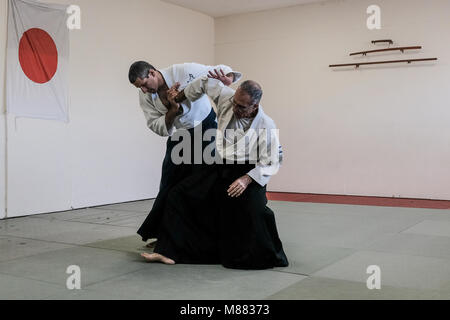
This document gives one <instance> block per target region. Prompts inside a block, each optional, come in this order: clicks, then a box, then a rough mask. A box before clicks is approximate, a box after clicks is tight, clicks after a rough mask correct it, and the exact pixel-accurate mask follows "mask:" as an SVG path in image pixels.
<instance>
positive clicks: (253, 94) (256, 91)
mask: <svg viewBox="0 0 450 320" xmlns="http://www.w3.org/2000/svg"><path fill="white" fill-rule="evenodd" d="M239 88H241V90H242V91H244V92H245V93H246V94H248V95H249V96H250V98H251V99H252V103H253V104H258V103H259V102H260V101H261V98H262V95H263V91H262V88H261V86H260V85H259V84H258V83H257V82H255V81H253V80H247V81H244V82H243V83H242V84H241V85H240V86H239Z"/></svg>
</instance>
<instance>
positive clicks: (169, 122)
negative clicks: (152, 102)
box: [166, 109, 177, 131]
mask: <svg viewBox="0 0 450 320" xmlns="http://www.w3.org/2000/svg"><path fill="white" fill-rule="evenodd" d="M176 117H177V112H174V111H172V110H171V109H169V111H167V113H166V128H167V131H170V128H172V126H173V123H174V121H175V118H176Z"/></svg>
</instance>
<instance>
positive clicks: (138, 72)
mask: <svg viewBox="0 0 450 320" xmlns="http://www.w3.org/2000/svg"><path fill="white" fill-rule="evenodd" d="M150 70H156V69H155V67H153V66H152V65H151V64H150V63H148V62H145V61H136V62H135V63H133V64H132V65H131V67H130V71H129V72H128V79H129V80H130V82H131V83H133V84H134V83H135V82H136V80H137V79H138V78H140V79H145V78H147V77H148V74H149V73H150Z"/></svg>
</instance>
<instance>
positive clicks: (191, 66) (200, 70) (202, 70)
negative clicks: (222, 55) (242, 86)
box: [184, 63, 242, 83]
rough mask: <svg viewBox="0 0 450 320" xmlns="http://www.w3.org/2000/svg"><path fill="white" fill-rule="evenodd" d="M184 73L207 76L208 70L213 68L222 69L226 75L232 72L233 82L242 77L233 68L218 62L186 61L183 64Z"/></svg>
mask: <svg viewBox="0 0 450 320" xmlns="http://www.w3.org/2000/svg"><path fill="white" fill-rule="evenodd" d="M184 68H185V73H186V75H189V74H191V75H192V76H193V78H195V79H197V78H201V77H203V76H207V75H208V72H209V71H212V72H214V70H220V69H222V70H223V73H225V74H226V75H228V74H230V73H232V74H233V75H234V80H233V83H235V82H238V81H239V80H240V79H241V78H242V73H241V72H237V71H233V69H232V68H231V67H229V66H227V65H224V64H219V65H217V66H206V65H203V64H199V63H186V64H184Z"/></svg>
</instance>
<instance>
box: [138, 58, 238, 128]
mask: <svg viewBox="0 0 450 320" xmlns="http://www.w3.org/2000/svg"><path fill="white" fill-rule="evenodd" d="M214 69H217V70H219V69H222V70H223V72H224V73H225V74H229V73H234V82H237V81H239V80H240V79H241V77H242V74H241V73H239V72H234V71H233V70H232V69H231V68H230V67H229V66H226V65H218V66H205V65H202V64H198V63H184V64H176V65H173V66H171V67H169V68H166V69H163V70H159V71H160V72H161V74H162V76H163V77H164V80H165V81H166V83H167V86H168V87H169V88H170V87H172V86H173V85H174V84H175V83H177V82H179V83H180V84H181V86H180V89H184V88H185V87H186V86H187V85H188V84H189V83H191V82H192V81H194V80H195V79H197V78H199V77H202V76H205V75H208V71H213V70H214ZM139 104H140V106H141V108H142V111H144V115H145V118H146V120H147V126H148V127H149V128H150V130H152V131H153V132H155V133H156V134H158V135H160V136H163V137H167V136H171V135H172V134H173V132H174V129H175V128H176V129H192V128H194V127H195V126H197V125H198V124H200V123H201V122H202V121H203V120H205V119H206V117H207V116H208V115H209V113H210V112H211V103H210V101H209V99H208V97H206V96H203V97H199V99H198V100H197V101H195V102H190V101H187V102H184V103H182V104H181V107H182V108H183V114H182V115H180V116H177V117H176V118H175V121H174V123H173V126H172V127H171V128H170V130H168V129H167V127H166V119H165V117H166V113H167V111H168V109H167V108H166V106H165V105H164V104H163V103H162V102H161V100H160V99H159V96H158V94H157V93H155V94H151V93H143V92H142V91H141V90H140V91H139Z"/></svg>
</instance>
